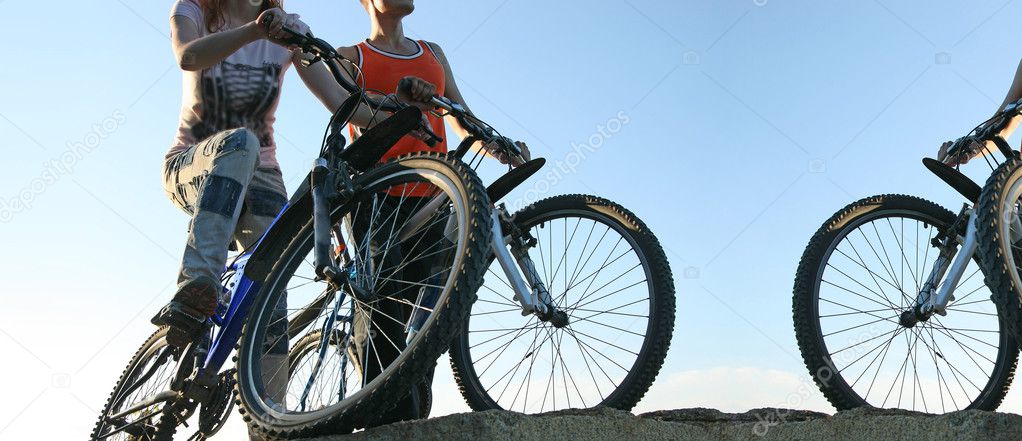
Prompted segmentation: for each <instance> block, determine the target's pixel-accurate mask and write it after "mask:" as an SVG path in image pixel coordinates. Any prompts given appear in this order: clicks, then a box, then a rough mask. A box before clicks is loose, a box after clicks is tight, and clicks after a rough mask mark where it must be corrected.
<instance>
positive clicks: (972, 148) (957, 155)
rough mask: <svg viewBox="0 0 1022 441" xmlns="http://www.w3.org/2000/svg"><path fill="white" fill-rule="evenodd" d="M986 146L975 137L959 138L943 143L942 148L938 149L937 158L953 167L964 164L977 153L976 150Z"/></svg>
mask: <svg viewBox="0 0 1022 441" xmlns="http://www.w3.org/2000/svg"><path fill="white" fill-rule="evenodd" d="M985 147H986V146H984V145H983V144H981V143H979V142H978V141H976V139H975V138H973V137H965V138H959V139H958V140H956V141H948V142H945V143H944V144H941V146H940V148H939V149H937V160H938V161H940V162H943V163H945V164H947V165H950V166H952V167H954V166H958V165H964V164H967V163H968V162H969V160H970V159H972V157H973V156H975V155H976V152H979V151H981V150H983V149H984V148H985Z"/></svg>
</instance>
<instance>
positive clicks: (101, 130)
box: [0, 110, 128, 223]
mask: <svg viewBox="0 0 1022 441" xmlns="http://www.w3.org/2000/svg"><path fill="white" fill-rule="evenodd" d="M127 120H128V118H127V117H126V116H124V113H122V112H121V111H120V110H115V111H114V112H113V113H112V114H110V116H108V117H106V118H104V119H103V120H102V121H100V122H98V123H96V124H93V125H92V130H90V131H89V132H88V133H86V134H85V135H84V136H82V139H81V140H79V141H68V142H67V148H66V149H65V150H64V151H63V152H61V154H60V156H58V157H56V158H52V159H50V160H49V161H47V162H45V163H44V164H43V171H42V172H40V173H39V175H38V176H36V177H35V178H33V179H32V180H31V181H29V182H28V184H27V185H25V186H24V187H22V188H21V191H19V192H18V194H17V195H15V196H14V197H11V198H0V223H8V222H10V221H11V220H13V219H14V217H15V216H16V215H17V214H18V213H23V212H25V211H28V210H31V209H32V206H33V205H35V201H36V198H38V197H39V196H40V195H42V194H43V193H46V190H48V189H49V188H50V187H52V186H53V185H54V184H56V183H57V182H58V181H60V179H61V178H62V177H64V176H67V175H70V174H71V173H73V172H74V169H75V167H76V166H77V165H78V163H79V162H81V160H82V159H85V157H86V156H88V155H89V154H91V153H92V152H94V151H96V149H98V148H99V146H100V145H102V144H103V141H104V140H106V139H107V138H109V137H110V135H112V134H113V133H114V132H116V131H117V130H118V129H119V128H121V126H123V125H124V123H125V122H126V121H127Z"/></svg>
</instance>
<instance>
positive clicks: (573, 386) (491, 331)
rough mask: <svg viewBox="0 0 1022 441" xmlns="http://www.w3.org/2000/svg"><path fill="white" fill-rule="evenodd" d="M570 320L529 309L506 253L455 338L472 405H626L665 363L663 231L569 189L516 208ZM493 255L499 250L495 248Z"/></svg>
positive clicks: (671, 308) (669, 309) (546, 280)
mask: <svg viewBox="0 0 1022 441" xmlns="http://www.w3.org/2000/svg"><path fill="white" fill-rule="evenodd" d="M514 222H515V223H516V224H517V225H518V226H519V228H520V229H521V230H523V231H525V232H528V233H530V234H531V235H532V236H533V237H534V238H535V239H536V245H535V246H534V247H532V248H531V249H530V250H529V257H530V258H531V259H532V260H533V262H534V263H535V266H536V269H537V271H538V272H539V275H540V277H541V278H542V282H543V284H544V286H546V288H547V289H548V290H549V291H550V295H551V297H552V298H553V300H554V303H555V304H556V305H557V308H558V309H559V310H561V311H564V312H565V313H567V315H568V325H567V326H565V327H563V328H557V327H555V326H554V325H552V324H551V323H548V322H543V321H540V320H539V319H538V318H537V317H536V316H534V315H528V316H525V317H523V316H522V315H521V307H520V306H519V305H518V303H517V302H515V301H514V300H513V299H514V296H515V294H514V291H513V290H512V289H511V285H510V284H509V283H508V281H507V279H506V277H505V275H504V273H503V272H502V270H501V267H500V264H499V263H497V262H493V261H492V260H491V265H490V269H489V274H488V276H487V280H486V282H485V283H484V285H483V289H482V290H480V292H479V294H478V295H479V299H478V301H477V302H476V303H475V305H474V306H473V308H472V314H471V316H470V318H469V320H466V321H465V322H464V324H463V327H462V330H461V335H459V336H458V338H457V340H456V341H455V344H454V345H453V347H452V348H451V366H452V367H453V370H454V373H455V379H456V380H457V382H458V385H459V386H460V389H461V392H462V395H463V396H464V397H465V400H466V401H467V402H468V403H469V405H470V406H471V407H472V408H473V409H475V410H486V409H508V410H514V411H520V412H523V413H537V412H545V411H552V410H559V409H566V408H577V407H595V406H608V407H614V408H618V409H624V410H629V409H631V408H632V407H634V406H635V404H636V403H638V402H639V400H640V399H641V398H642V396H643V395H644V394H645V393H646V391H647V390H648V389H649V387H650V385H651V384H652V383H653V380H654V379H655V378H656V376H657V374H658V373H659V371H660V367H661V366H662V365H663V362H664V358H665V357H666V356H667V350H668V348H669V347H670V343H671V336H672V334H673V331H674V312H675V297H674V279H673V276H672V275H671V268H670V265H669V264H668V262H667V257H666V256H665V255H664V252H663V249H662V248H661V246H660V243H659V241H657V238H656V236H654V235H653V233H652V232H651V231H650V230H649V228H647V227H646V225H645V224H644V223H643V222H642V221H641V220H639V219H638V218H637V217H635V215H633V214H632V213H631V212H629V211H628V210H626V209H625V208H623V207H621V206H620V205H618V204H616V203H614V202H611V201H609V200H606V199H602V198H598V197H594V196H584V195H566V196H556V197H553V198H549V199H545V200H542V201H540V202H537V203H535V204H533V205H530V206H528V207H526V208H524V209H522V210H521V211H520V212H518V213H516V214H515V215H514ZM491 259H492V258H491Z"/></svg>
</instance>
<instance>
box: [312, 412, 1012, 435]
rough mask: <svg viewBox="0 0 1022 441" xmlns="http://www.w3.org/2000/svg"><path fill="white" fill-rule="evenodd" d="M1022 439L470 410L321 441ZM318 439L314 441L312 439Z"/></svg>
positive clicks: (953, 419) (943, 423)
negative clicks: (470, 411)
mask: <svg viewBox="0 0 1022 441" xmlns="http://www.w3.org/2000/svg"><path fill="white" fill-rule="evenodd" d="M905 439H925V440H927V441H940V440H974V439H976V440H1022V416H1020V415H1015V414H1005V413H995V412H982V411H972V410H970V411H962V412H955V413H950V414H945V415H930V414H924V413H916V412H907V411H898V410H878V409H856V410H850V411H845V412H838V413H837V414H836V415H834V416H830V415H827V414H823V413H818V412H810V411H804V410H788V409H754V410H750V411H748V412H746V413H741V414H731V413H723V412H720V411H718V410H714V409H681V410H663V411H657V412H651V413H646V414H642V415H638V416H635V415H632V414H630V413H628V412H622V411H618V410H613V409H591V410H567V411H559V412H551V413H545V414H541V415H532V416H529V415H522V414H519V413H514V412H505V411H486V412H476V413H465V414H457V415H448V416H443V417H439V418H433V419H429V420H426V421H415V422H409V423H398V424H393V425H390V426H385V427H379V428H375V429H371V430H367V431H364V432H360V433H356V434H353V435H334V436H326V437H320V438H315V439H314V440H315V441H361V440H381V441H391V440H393V441H413V440H416V441H417V440H444V441H447V440H453V441H458V440H466V441H467V440H472V441H475V440H515V441H532V440H536V441H539V440H543V441H546V440H587V441H589V440H591V441H602V440H613V441H622V440H651V441H657V440H693V441H702V440H707V441H709V440H714V441H716V440H757V441H758V440H764V441H765V440H806V441H809V440H813V441H816V440H905ZM309 441H313V440H309Z"/></svg>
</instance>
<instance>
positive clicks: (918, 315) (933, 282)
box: [900, 205, 978, 328]
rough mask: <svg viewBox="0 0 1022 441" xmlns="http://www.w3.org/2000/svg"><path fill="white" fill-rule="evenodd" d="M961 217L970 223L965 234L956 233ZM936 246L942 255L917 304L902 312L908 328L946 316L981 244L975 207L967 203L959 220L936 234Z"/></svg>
mask: <svg viewBox="0 0 1022 441" xmlns="http://www.w3.org/2000/svg"><path fill="white" fill-rule="evenodd" d="M961 220H964V221H965V222H967V224H966V225H967V226H966V229H965V236H964V237H963V236H959V235H958V234H957V233H956V230H957V229H958V228H956V227H957V225H958V222H959V221H961ZM942 236H943V237H942ZM959 244H961V248H959V247H958V245H959ZM933 245H934V246H935V247H937V248H939V249H940V254H939V255H938V256H937V260H936V262H934V264H933V269H932V270H930V274H929V276H928V277H927V278H926V281H925V282H924V283H923V286H922V288H921V289H920V290H919V293H918V295H917V296H916V302H915V306H914V307H913V308H912V309H911V310H909V311H905V312H903V313H902V314H901V317H900V323H901V324H902V325H903V326H905V327H909V328H910V327H913V326H915V325H916V323H918V322H920V321H926V320H928V319H929V318H930V317H931V316H932V315H933V314H938V315H941V316H945V315H947V305H948V303H950V302H952V301H954V300H955V296H954V291H955V288H957V287H958V283H959V282H961V280H962V276H963V275H964V274H965V268H966V267H968V266H969V261H971V260H972V258H973V256H974V255H975V254H976V248H977V247H978V243H977V239H976V212H975V210H974V209H972V208H970V207H969V206H968V205H966V206H964V207H962V211H961V213H959V215H958V221H956V222H955V223H954V224H952V226H951V227H950V228H949V229H948V231H947V232H945V233H942V234H940V235H938V236H937V237H935V238H934V239H933ZM941 281H943V283H941Z"/></svg>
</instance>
